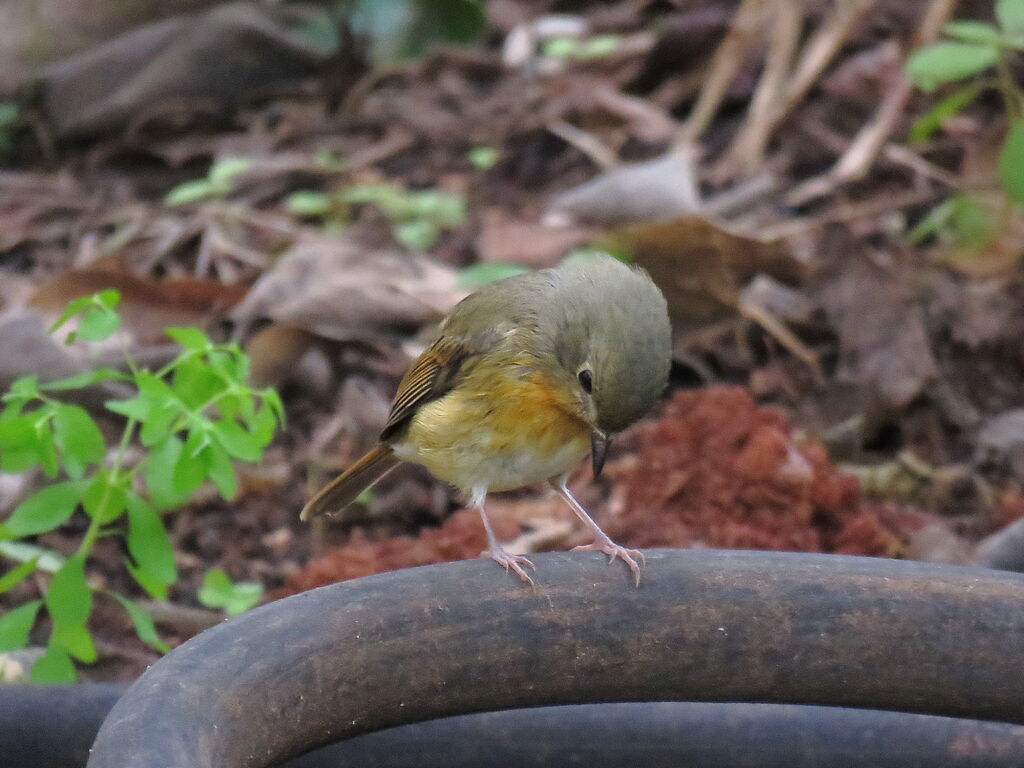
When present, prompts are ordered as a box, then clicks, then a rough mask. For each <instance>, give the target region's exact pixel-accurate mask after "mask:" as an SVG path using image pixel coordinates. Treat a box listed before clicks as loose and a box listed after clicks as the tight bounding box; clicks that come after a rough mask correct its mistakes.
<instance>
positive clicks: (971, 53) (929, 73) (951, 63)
mask: <svg viewBox="0 0 1024 768" xmlns="http://www.w3.org/2000/svg"><path fill="white" fill-rule="evenodd" d="M998 60H999V49H998V48H996V47H994V46H990V45H977V44H973V43H934V44H932V45H929V46H927V47H925V48H921V49H920V50H918V51H915V52H914V53H913V54H912V55H911V56H910V58H909V59H908V60H907V74H908V75H909V76H910V78H911V79H912V80H913V81H914V83H915V84H916V85H917V87H918V88H920V89H921V90H923V91H933V90H935V88H936V87H938V86H939V85H942V84H943V83H949V82H953V81H954V80H962V79H964V78H965V77H970V76H971V75H976V74H978V73H979V72H984V71H985V70H986V69H988V68H989V67H991V66H992V65H993V64H995V63H996V61H998Z"/></svg>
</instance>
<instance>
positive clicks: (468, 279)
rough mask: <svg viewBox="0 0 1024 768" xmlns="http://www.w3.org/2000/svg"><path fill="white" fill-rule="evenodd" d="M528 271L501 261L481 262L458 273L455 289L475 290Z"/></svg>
mask: <svg viewBox="0 0 1024 768" xmlns="http://www.w3.org/2000/svg"><path fill="white" fill-rule="evenodd" d="M529 271H530V270H529V269H527V268H526V267H524V266H523V265H522V264H510V263H508V262H503V261H483V262H480V263H479V264H473V265H471V266H468V267H466V268H465V269H463V270H462V271H461V272H459V274H458V277H456V279H455V287H456V288H461V289H463V290H466V291H471V290H475V289H476V288H479V287H480V286H481V285H484V284H486V283H493V282H494V281H495V280H503V279H504V278H506V277H512V276H513V275H521V274H522V273H523V272H529Z"/></svg>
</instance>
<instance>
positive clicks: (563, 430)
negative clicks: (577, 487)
mask: <svg viewBox="0 0 1024 768" xmlns="http://www.w3.org/2000/svg"><path fill="white" fill-rule="evenodd" d="M393 448H394V452H395V455H396V456H398V457H399V458H400V459H403V460H405V461H412V462H415V463H417V464H422V465H423V466H425V467H426V468H427V469H428V470H429V471H430V473H431V474H432V475H434V476H435V477H436V478H438V479H439V480H444V481H445V482H447V483H451V484H452V485H454V486H455V487H457V488H459V489H460V490H462V491H463V492H465V493H467V494H470V495H473V496H479V495H481V494H482V493H486V492H487V491H508V490H513V489H515V488H522V487H523V486H525V485H533V484H536V483H543V482H545V481H547V480H550V479H552V478H555V477H559V476H561V475H564V474H566V473H568V472H569V471H571V470H572V469H573V468H575V467H576V466H577V465H578V464H579V463H580V462H581V461H582V460H583V459H584V458H585V457H586V456H587V454H588V453H589V452H590V435H589V430H588V429H587V428H586V426H585V425H583V424H582V423H581V422H578V421H577V420H575V419H572V418H569V417H567V416H565V414H564V413H562V412H560V411H556V410H555V409H548V408H530V409H524V408H522V407H521V406H519V407H516V408H515V409H514V410H513V409H511V408H510V409H508V410H506V411H505V412H496V411H495V410H494V409H493V408H490V407H486V408H485V407H484V404H483V403H481V402H480V401H479V400H477V399H472V400H471V399H468V398H464V397H460V396H458V395H457V394H456V395H455V396H454V397H453V396H448V397H445V398H442V399H441V400H437V401H435V402H433V403H428V404H426V405H424V406H423V407H422V408H420V410H419V412H418V413H417V414H416V416H415V417H414V419H413V420H412V423H411V424H410V427H409V430H408V432H407V433H406V435H405V439H404V440H401V441H396V442H395V443H393Z"/></svg>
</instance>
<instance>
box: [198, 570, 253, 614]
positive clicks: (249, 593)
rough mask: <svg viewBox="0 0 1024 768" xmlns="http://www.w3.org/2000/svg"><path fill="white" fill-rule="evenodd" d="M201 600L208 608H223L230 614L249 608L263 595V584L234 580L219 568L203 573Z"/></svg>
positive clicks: (200, 591) (200, 590)
mask: <svg viewBox="0 0 1024 768" xmlns="http://www.w3.org/2000/svg"><path fill="white" fill-rule="evenodd" d="M198 597H199V602H200V603H202V604H203V605H205V606H206V607H207V608H223V609H224V611H225V612H226V613H227V614H228V615H229V616H234V615H236V614H239V613H243V612H244V611H247V610H249V609H250V608H252V607H253V606H254V605H256V604H257V603H258V602H259V601H260V598H262V597H263V585H262V584H259V583H258V582H255V581H240V582H237V583H235V582H233V581H232V580H231V578H230V577H229V576H228V575H227V574H226V573H225V572H224V571H222V570H220V569H219V568H211V569H210V570H208V571H207V572H206V573H205V574H203V586H202V587H200V589H199V595H198Z"/></svg>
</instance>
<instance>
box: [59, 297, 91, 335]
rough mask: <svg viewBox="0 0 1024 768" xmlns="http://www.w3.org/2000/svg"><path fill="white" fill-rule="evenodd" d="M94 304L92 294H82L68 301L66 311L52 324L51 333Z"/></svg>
mask: <svg viewBox="0 0 1024 768" xmlns="http://www.w3.org/2000/svg"><path fill="white" fill-rule="evenodd" d="M92 305H93V297H92V296H80V297H79V298H77V299H73V300H72V301H70V302H68V305H67V306H66V307H65V308H64V311H63V312H61V315H60V317H58V318H57V319H56V320H55V321H54V323H53V325H51V326H50V328H49V333H53V332H54V331H56V330H58V329H59V328H61V327H62V326H64V325H65V324H66V323H67V322H68V320H70V319H71V318H72V317H75V316H76V315H80V314H81V313H82V312H84V311H85V310H86V309H87V308H89V307H91V306H92Z"/></svg>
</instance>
